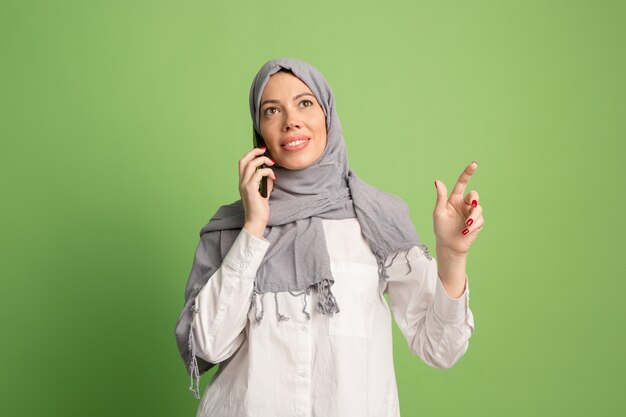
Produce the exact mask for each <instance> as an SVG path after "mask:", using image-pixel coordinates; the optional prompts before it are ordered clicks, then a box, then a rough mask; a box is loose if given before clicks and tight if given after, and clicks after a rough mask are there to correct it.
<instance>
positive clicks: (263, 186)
mask: <svg viewBox="0 0 626 417" xmlns="http://www.w3.org/2000/svg"><path fill="white" fill-rule="evenodd" d="M252 142H253V144H254V147H255V148H258V147H259V146H265V141H264V140H263V138H262V137H261V135H259V134H258V133H257V131H256V129H255V128H254V127H253V128H252ZM265 153H267V147H266V148H265ZM265 153H264V154H263V155H265ZM259 168H266V166H265V164H263V165H261V166H260V167H259ZM259 193H261V197H263V198H267V177H265V176H264V177H261V182H260V183H259Z"/></svg>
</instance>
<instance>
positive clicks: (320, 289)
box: [317, 278, 340, 316]
mask: <svg viewBox="0 0 626 417" xmlns="http://www.w3.org/2000/svg"><path fill="white" fill-rule="evenodd" d="M330 285H331V284H330V280H329V279H328V278H324V279H323V280H321V281H320V282H318V283H317V297H318V301H317V309H318V311H319V312H320V313H322V314H330V315H331V316H332V315H333V314H335V313H339V311H340V310H339V306H338V305H337V300H336V299H335V296H334V295H333V292H332V290H331V289H330Z"/></svg>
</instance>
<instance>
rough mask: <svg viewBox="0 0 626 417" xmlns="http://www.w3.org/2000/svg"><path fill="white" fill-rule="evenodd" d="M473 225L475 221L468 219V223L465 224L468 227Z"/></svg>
mask: <svg viewBox="0 0 626 417" xmlns="http://www.w3.org/2000/svg"><path fill="white" fill-rule="evenodd" d="M472 223H474V220H473V219H467V221H466V222H465V224H466V225H468V226H471V225H472Z"/></svg>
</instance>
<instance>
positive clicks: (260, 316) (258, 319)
mask: <svg viewBox="0 0 626 417" xmlns="http://www.w3.org/2000/svg"><path fill="white" fill-rule="evenodd" d="M263 297H265V293H263V294H261V301H260V304H261V314H259V313H258V310H259V306H258V304H259V303H257V300H256V299H257V292H256V290H252V297H251V302H252V306H253V307H254V323H255V324H259V323H261V320H263V313H265V310H264V309H263Z"/></svg>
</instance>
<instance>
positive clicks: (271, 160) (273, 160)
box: [267, 158, 276, 164]
mask: <svg viewBox="0 0 626 417" xmlns="http://www.w3.org/2000/svg"><path fill="white" fill-rule="evenodd" d="M267 159H269V160H270V161H272V164H275V163H276V162H274V160H273V159H272V158H267Z"/></svg>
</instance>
